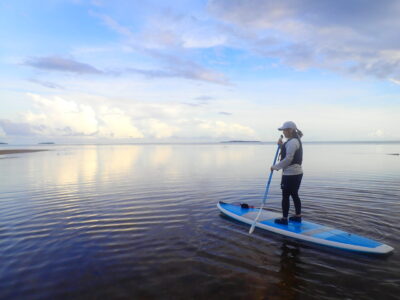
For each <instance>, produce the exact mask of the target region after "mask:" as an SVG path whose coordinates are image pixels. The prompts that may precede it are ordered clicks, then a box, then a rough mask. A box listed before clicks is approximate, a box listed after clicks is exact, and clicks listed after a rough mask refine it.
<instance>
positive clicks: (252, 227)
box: [249, 222, 256, 234]
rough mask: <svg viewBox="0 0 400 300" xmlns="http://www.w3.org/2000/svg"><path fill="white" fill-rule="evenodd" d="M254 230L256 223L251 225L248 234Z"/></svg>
mask: <svg viewBox="0 0 400 300" xmlns="http://www.w3.org/2000/svg"><path fill="white" fill-rule="evenodd" d="M254 228H256V222H254V223H253V225H251V227H250V230H249V234H252V233H253V231H254Z"/></svg>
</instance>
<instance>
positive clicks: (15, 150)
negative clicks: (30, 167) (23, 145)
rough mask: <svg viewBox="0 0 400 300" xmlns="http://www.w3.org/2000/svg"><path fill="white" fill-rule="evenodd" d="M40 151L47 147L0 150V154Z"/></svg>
mask: <svg viewBox="0 0 400 300" xmlns="http://www.w3.org/2000/svg"><path fill="white" fill-rule="evenodd" d="M40 151H48V150H47V149H43V150H30V149H10V150H0V155H4V154H16V153H30V152H40Z"/></svg>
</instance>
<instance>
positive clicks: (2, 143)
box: [0, 143, 8, 145]
mask: <svg viewBox="0 0 400 300" xmlns="http://www.w3.org/2000/svg"><path fill="white" fill-rule="evenodd" d="M0 145H8V143H0Z"/></svg>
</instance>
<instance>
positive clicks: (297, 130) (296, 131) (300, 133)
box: [295, 128, 303, 138]
mask: <svg viewBox="0 0 400 300" xmlns="http://www.w3.org/2000/svg"><path fill="white" fill-rule="evenodd" d="M295 134H296V135H297V136H298V137H299V138H301V137H302V136H303V133H302V132H301V130H300V129H297V128H296V129H295Z"/></svg>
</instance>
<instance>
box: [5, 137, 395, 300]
mask: <svg viewBox="0 0 400 300" xmlns="http://www.w3.org/2000/svg"><path fill="white" fill-rule="evenodd" d="M8 148H10V146H8ZM24 148H27V147H24ZM31 148H34V149H38V148H47V149H49V150H50V151H47V152H37V153H25V154H12V155H11V154H10V155H5V156H1V157H0V158H1V159H0V170H1V173H0V192H1V193H0V257H1V260H2V262H1V264H0V298H1V299H63V298H69V299H100V298H101V299H114V298H118V299H225V298H237V299H241V298H243V299H398V295H399V294H400V275H399V274H400V256H399V249H400V237H399V233H400V225H399V217H400V203H399V201H400V157H399V156H397V155H389V154H392V153H399V152H400V144H399V143H397V144H396V143H388V144H383V143H381V144H371V143H370V144H311V143H310V144H305V145H304V152H305V157H304V171H305V175H304V178H303V183H302V187H301V189H300V196H301V198H302V202H303V215H305V218H306V219H308V220H310V221H314V222H318V223H321V224H325V225H329V226H332V227H336V228H339V229H343V230H345V231H349V232H353V233H357V234H360V235H363V236H366V237H370V238H373V239H375V240H378V241H381V242H384V243H386V244H388V245H390V246H392V247H394V248H395V252H394V253H393V254H392V255H389V256H386V257H374V256H367V255H361V254H354V253H350V252H345V251H340V250H330V249H329V248H324V247H316V246H313V245H310V244H304V243H301V242H297V241H294V240H292V239H289V238H283V237H281V236H278V235H275V234H272V233H267V232H260V230H259V229H256V230H255V232H254V233H253V234H252V235H249V234H248V229H249V228H248V226H247V225H243V224H240V223H238V222H235V221H232V220H230V219H228V218H226V217H224V216H222V215H221V214H220V213H219V211H218V209H217V208H216V204H217V202H218V201H225V202H247V203H249V204H254V205H258V204H259V202H260V200H261V199H262V195H263V193H264V188H265V182H266V179H267V177H268V175H269V166H270V164H271V161H272V158H273V156H274V153H275V145H270V144H251V145H250V144H205V145H111V146H61V145H54V146H53V145H46V146H40V147H39V146H37V147H31ZM279 176H280V174H279V173H278V174H274V178H273V181H272V186H271V189H270V197H269V199H268V201H267V203H268V204H267V206H268V207H269V208H270V209H271V210H274V211H280V189H279ZM291 209H293V205H292V207H291Z"/></svg>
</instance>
